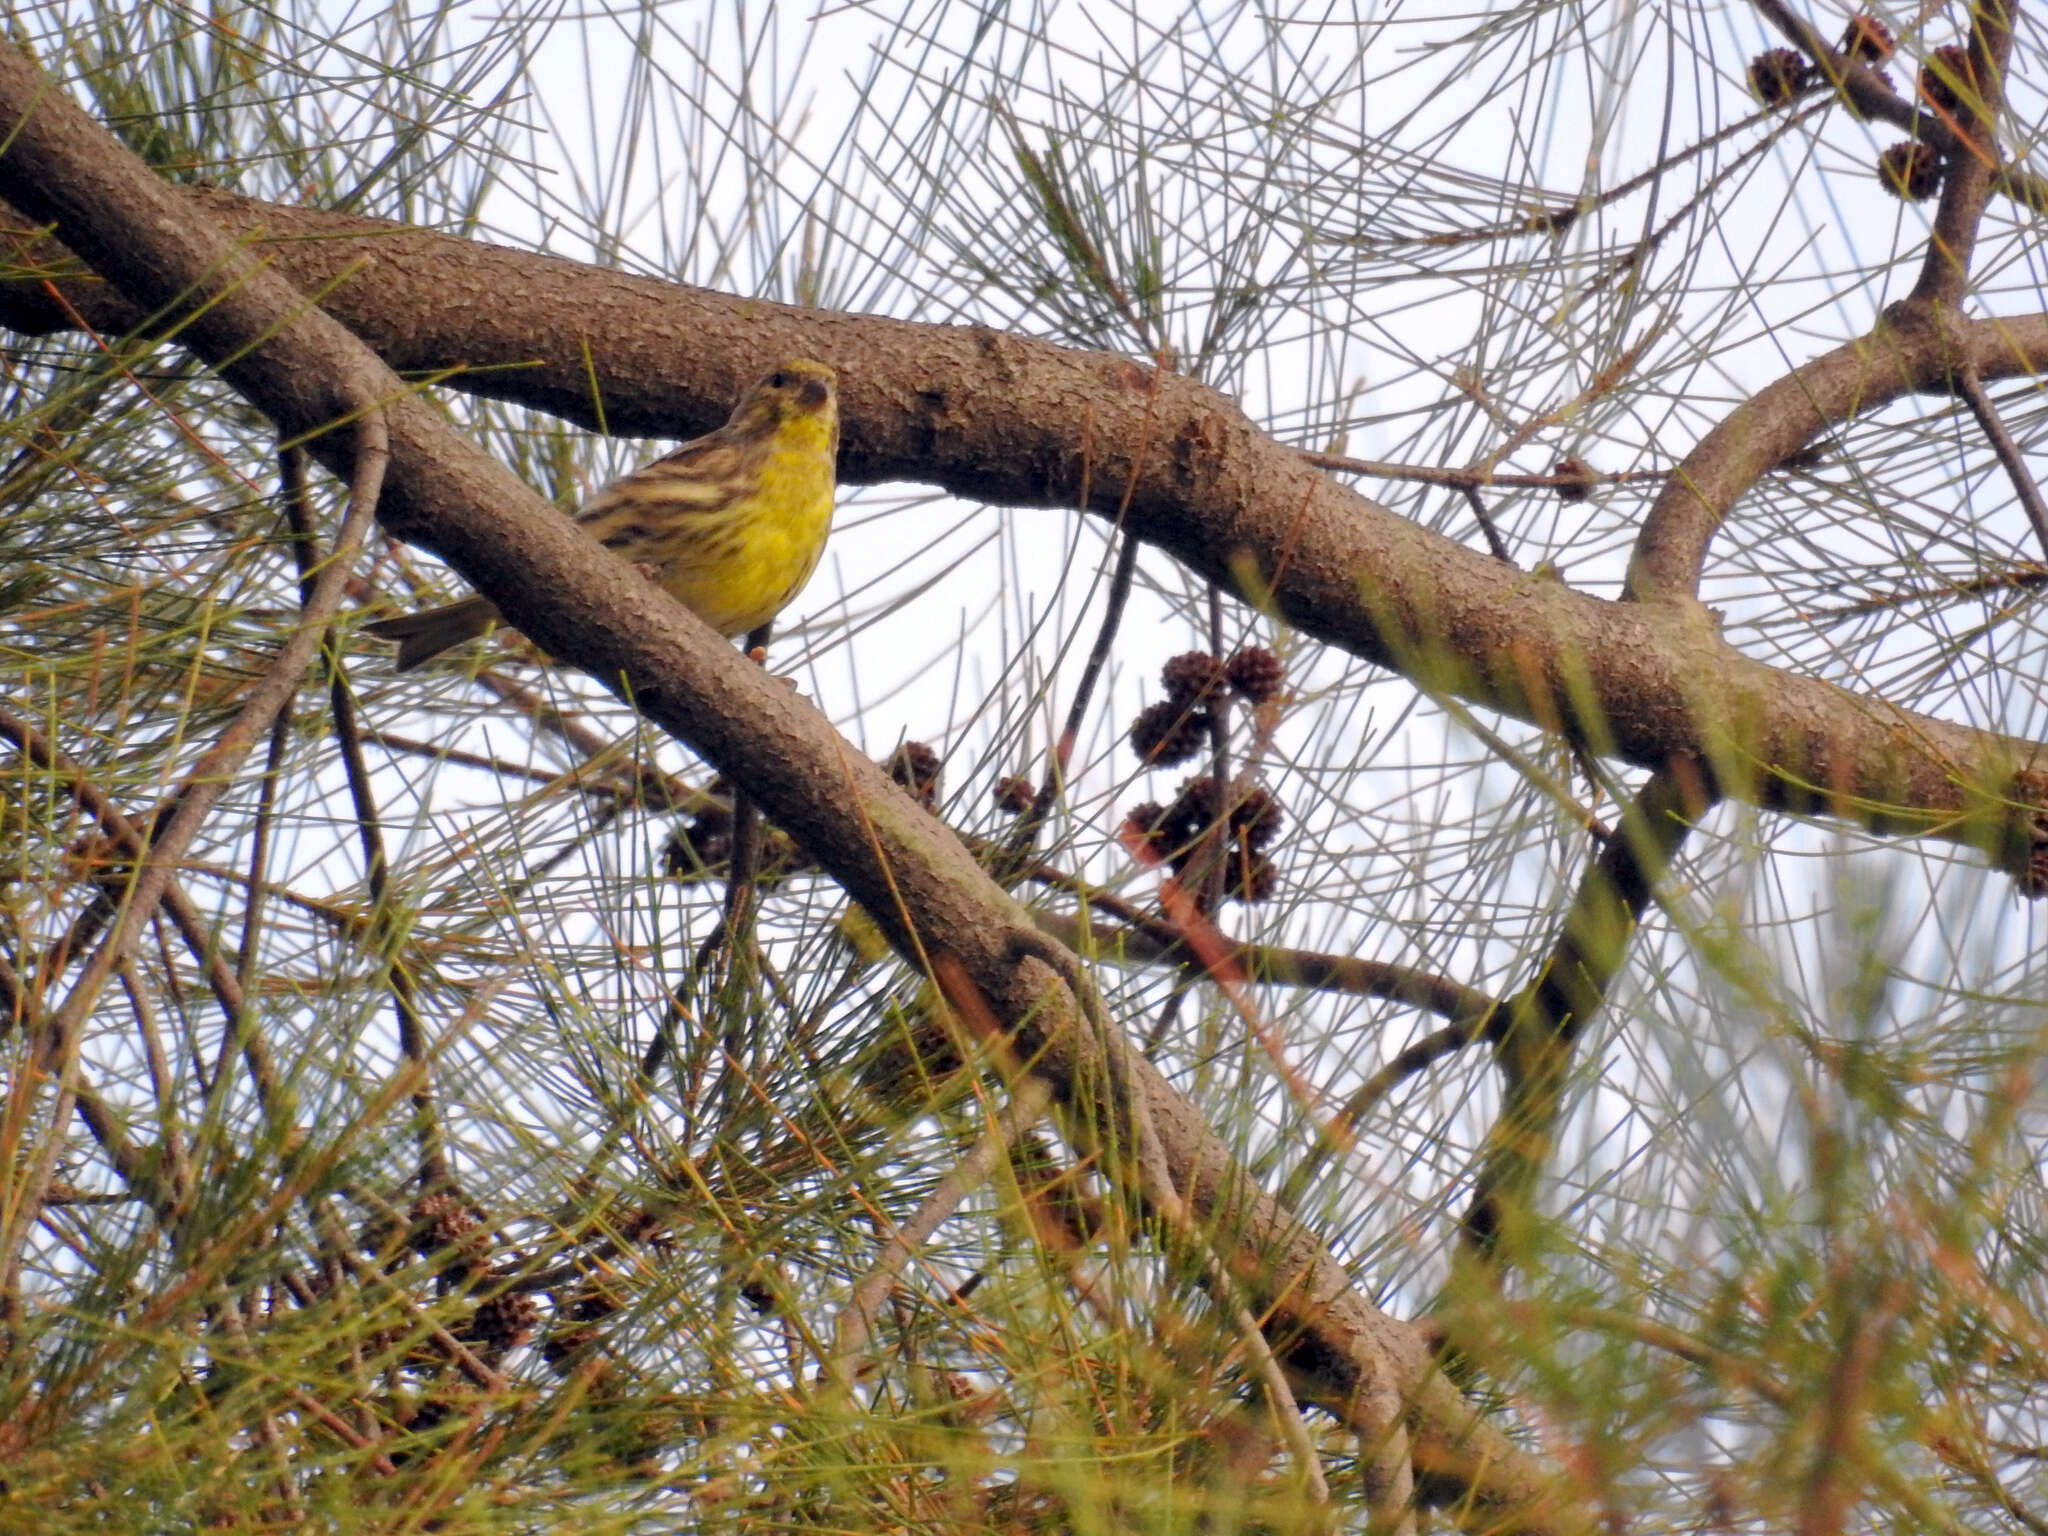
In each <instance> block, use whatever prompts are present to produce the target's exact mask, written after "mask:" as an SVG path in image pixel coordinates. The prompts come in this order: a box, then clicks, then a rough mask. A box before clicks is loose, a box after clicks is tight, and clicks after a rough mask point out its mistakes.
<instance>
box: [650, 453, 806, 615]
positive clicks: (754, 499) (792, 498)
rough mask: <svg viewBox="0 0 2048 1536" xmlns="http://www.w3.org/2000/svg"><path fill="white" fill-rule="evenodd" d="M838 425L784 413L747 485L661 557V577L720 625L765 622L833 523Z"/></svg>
mask: <svg viewBox="0 0 2048 1536" xmlns="http://www.w3.org/2000/svg"><path fill="white" fill-rule="evenodd" d="M836 428H837V423H836V422H835V421H834V420H833V419H832V418H831V417H830V416H829V415H826V414H823V413H806V414H801V415H796V416H793V417H792V418H790V419H788V420H785V421H784V422H783V423H782V424H781V425H780V426H779V427H778V428H777V429H776V432H775V437H774V440H773V443H774V445H773V447H772V448H770V449H769V451H768V452H767V453H766V454H765V455H764V456H763V457H762V460H761V463H760V469H759V474H758V477H757V478H756V480H755V485H754V489H753V490H752V492H751V493H750V494H748V495H747V496H746V497H744V498H743V499H742V500H741V502H740V503H739V504H737V505H735V506H733V507H732V508H731V509H730V513H731V514H732V515H730V516H725V517H721V518H720V519H719V520H718V522H719V526H718V528H717V530H716V531H715V532H713V531H709V530H707V531H706V532H705V534H704V536H703V537H701V538H698V539H695V540H690V541H688V542H687V543H686V544H685V546H684V548H683V549H681V550H679V551H678V552H677V554H676V556H675V557H674V558H673V559H671V560H670V561H669V562H668V563H667V568H666V570H665V571H664V572H663V580H662V584H663V585H664V586H665V587H666V588H667V589H668V591H669V592H670V593H671V594H672V595H673V596H674V597H675V598H676V599H677V600H679V601H680V602H681V603H682V604H683V605H684V606H685V607H687V608H689V609H690V610H691V611H693V612H694V613H696V614H697V615H698V617H700V618H702V619H703V620H704V621H705V622H706V623H707V624H710V625H711V626H712V627H713V628H715V629H717V630H718V631H719V632H720V633H722V634H727V635H743V634H745V633H746V632H747V631H748V630H750V629H754V628H756V627H758V626H760V625H762V624H765V623H767V622H768V621H769V620H770V619H772V618H774V617H775V615H776V614H777V613H778V612H780V611H781V609H782V607H783V605H784V604H785V603H787V602H789V601H790V600H791V599H792V598H794V597H795V596H796V594H797V592H798V591H799V590H801V589H802V587H803V585H804V583H805V582H807V581H809V580H810V578H811V572H812V571H814V570H815V569H817V565H818V557H819V556H820V555H822V554H823V553H824V550H825V538H826V535H827V534H829V533H830V532H831V530H832V481H833V460H834V458H835V456H836V450H837V447H838V444H837V440H836V439H837V435H838V434H837V431H836Z"/></svg>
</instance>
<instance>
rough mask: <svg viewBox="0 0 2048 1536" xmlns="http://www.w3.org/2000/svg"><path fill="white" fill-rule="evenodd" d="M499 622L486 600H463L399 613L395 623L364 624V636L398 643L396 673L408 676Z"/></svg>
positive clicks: (495, 611)
mask: <svg viewBox="0 0 2048 1536" xmlns="http://www.w3.org/2000/svg"><path fill="white" fill-rule="evenodd" d="M497 622H498V610H497V609H496V608H495V607H493V606H492V604H491V600H490V599H489V598H488V597H465V598H464V599H463V600H462V601H461V602H459V603H449V604H447V605H446V606H445V607H441V608H428V609H425V610H423V611H422V612H419V613H401V614H400V615H399V616H398V617H397V618H395V619H379V620H377V622H376V623H374V624H365V625H364V626H363V629H364V630H365V632H367V633H369V634H372V635H375V636H376V637H377V638H378V639H379V640H396V641H397V642H398V660H397V662H396V664H395V666H396V670H398V671H400V672H410V671H411V670H412V669H413V668H414V667H417V666H420V665H422V664H424V663H426V662H429V661H432V660H433V659H434V658H435V657H436V656H438V655H440V654H441V653H442V652H443V651H447V650H452V649H454V648H455V647H456V646H458V645H460V644H462V642H463V641H465V640H474V639H475V638H476V637H477V636H478V635H480V634H482V633H483V632H484V631H485V630H487V629H489V628H490V627H491V626H492V625H493V624H495V623H497Z"/></svg>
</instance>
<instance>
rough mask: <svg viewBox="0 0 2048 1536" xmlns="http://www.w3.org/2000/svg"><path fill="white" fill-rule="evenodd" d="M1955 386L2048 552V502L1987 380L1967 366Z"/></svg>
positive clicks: (1958, 376) (2043, 550) (1959, 375)
mask: <svg viewBox="0 0 2048 1536" xmlns="http://www.w3.org/2000/svg"><path fill="white" fill-rule="evenodd" d="M1956 388H1957V389H1958V390H1959V391H1960V392H1961V393H1962V397H1963V399H1964V400H1966V401H1968V402H1969V406H1970V410H1971V411H1972V413H1974V414H1975V416H1976V418H1977V425H1978V426H1980V427H1982V428H1983V429H1984V435H1985V436H1986V437H1987V438H1989V439H1990V440H1991V451H1992V452H1994V453H1996V454H1997V455H1998V462H1999V463H2000V464H2003V465H2004V466H2005V473H2006V476H2007V477H2008V478H2009V479H2010V480H2011V481H2012V489H2013V494H2014V495H2016V496H2017V497H2019V502H2020V505H2021V506H2022V507H2024V508H2025V509H2026V513H2027V520H2028V521H2029V522H2031V523H2032V524H2033V525H2034V537H2035V538H2037V539H2039V540H2040V541H2041V549H2042V552H2043V553H2044V554H2048V503H2044V502H2043V501H2042V499H2041V487H2040V485H2039V484H2038V483H2037V482H2036V481H2035V479H2034V472H2033V471H2032V470H2031V469H2029V468H2028V467H2027V456H2026V455H2025V454H2024V453H2022V452H2020V445H2019V444H2018V443H2016V442H2014V441H2013V440H2012V434H2011V433H2010V432H2008V431H2006V429H2005V422H2004V420H2003V418H2001V417H2000V416H1999V414H1998V404H1997V402H1996V401H1994V400H1993V399H1992V398H1991V396H1990V394H1989V393H1988V392H1987V391H1986V390H1985V388H1984V381H1983V380H1982V379H1980V378H1979V377H1978V376H1977V373H1976V370H1974V369H1967V368H1966V369H1964V370H1963V371H1962V372H1961V373H1960V374H1958V375H1957V376H1956Z"/></svg>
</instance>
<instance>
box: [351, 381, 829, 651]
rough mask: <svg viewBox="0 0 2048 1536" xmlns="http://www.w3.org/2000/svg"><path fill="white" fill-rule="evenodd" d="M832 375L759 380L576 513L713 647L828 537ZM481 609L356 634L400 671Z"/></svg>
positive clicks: (463, 632)
mask: <svg viewBox="0 0 2048 1536" xmlns="http://www.w3.org/2000/svg"><path fill="white" fill-rule="evenodd" d="M838 457H839V393H838V375H836V374H835V373H833V371H832V370H831V369H830V368H827V367H826V366H825V365H824V364H823V363H817V362H812V361H811V360H810V359H809V358H797V359H795V360H794V361H792V362H787V363H784V364H783V365H782V366H781V367H780V368H777V369H776V370H775V371H774V372H773V373H771V374H769V375H768V376H767V377H766V378H764V379H763V380H761V382H760V383H758V384H756V385H755V386H754V387H753V388H752V389H750V390H748V391H747V392H746V394H744V395H742V396H741V397H740V403H739V404H738V405H737V406H735V407H734V408H733V413H732V419H731V420H730V421H728V422H727V423H726V424H725V425H724V426H722V427H720V428H719V429H718V430H717V431H715V432H707V433H706V434H705V435H704V436H702V437H699V438H695V439H693V440H691V441H690V442H687V443H685V444H683V446H682V447H680V448H678V449H676V451H675V452H674V453H671V454H668V455H666V456H665V457H663V458H659V459H656V460H655V461H654V462H653V463H651V464H647V465H644V466H642V467H641V468H639V469H636V470H634V471H633V472H632V473H631V474H630V475H626V476H623V477H622V478H620V479H618V480H614V481H613V482H612V483H611V484H610V485H608V486H606V487H605V488H604V489H603V490H602V491H599V492H598V493H597V494H596V495H595V496H593V497H592V498H591V499H590V500H589V501H588V502H586V503H585V504H584V506H583V509H582V510H581V511H580V512H578V513H577V514H576V521H577V522H578V523H579V524H580V525H581V526H582V527H583V528H584V529H585V531H587V532H588V533H589V534H590V536H591V537H592V538H594V539H596V540H597V541H598V542H599V543H600V544H602V545H604V547H605V548H607V549H612V550H617V551H618V552H619V553H620V554H622V555H624V556H625V557H626V558H627V559H628V560H631V561H632V562H633V563H634V564H636V565H638V566H640V567H642V568H643V569H645V570H646V571H647V572H648V573H649V574H650V576H651V577H652V578H653V579H655V580H657V581H659V582H660V583H661V585H662V587H663V588H664V589H665V590H666V591H667V592H668V593H669V595H670V596H672V597H674V598H675V599H676V600H677V601H678V602H680V603H681V604H682V605H683V606H684V607H685V608H688V609H689V610H690V611H691V612H692V613H694V614H696V615H697V617H699V618H700V619H702V620H704V622H705V623H707V624H709V625H710V626H711V627H712V628H713V629H716V630H717V631H718V632H719V633H720V634H723V635H744V634H745V633H747V631H748V630H751V629H756V628H758V627H760V626H761V625H763V624H766V623H767V622H768V621H769V620H770V619H772V618H774V617H775V615H776V614H778V613H780V612H781V611H782V610H783V608H784V607H785V606H786V605H787V604H788V603H789V602H790V601H791V600H792V599H793V598H794V597H795V596H796V595H797V593H799V592H801V591H802V590H803V586H804V583H805V582H807V581H809V580H810V579H811V572H812V571H814V570H816V569H817V565H818V557H819V556H820V555H821V554H823V553H824V551H825V536H826V535H827V534H828V533H830V532H831V531H832V490H833V483H834V473H835V469H836V465H837V462H838ZM498 618H499V615H498V610H497V608H496V607H495V606H493V604H492V602H491V600H490V599H489V598H487V597H469V598H464V599H463V600H462V601H461V602H459V603H449V604H448V605H447V606H445V607H441V608H429V609H426V610H425V611H423V612H420V613H408V614H405V615H403V616H401V617H399V618H395V619H380V620H378V621H377V622H376V623H374V624H366V625H364V626H363V627H364V628H365V629H366V630H368V631H369V633H371V634H372V635H375V636H376V637H377V638H378V639H380V640H396V641H397V642H398V663H397V666H398V670H399V671H401V672H409V671H411V670H412V669H413V668H414V667H417V666H419V665H420V664H421V663H423V662H426V661H431V660H432V659H433V658H434V657H436V656H438V655H440V654H441V653H442V652H443V651H445V650H448V649H450V648H451V647H453V646H457V645H460V644H462V642H463V641H465V640H473V639H475V638H476V637H477V636H478V635H481V634H482V633H484V631H485V630H487V629H489V628H490V627H491V626H492V625H493V624H495V623H497V622H498Z"/></svg>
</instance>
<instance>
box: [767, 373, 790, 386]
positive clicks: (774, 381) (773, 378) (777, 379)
mask: <svg viewBox="0 0 2048 1536" xmlns="http://www.w3.org/2000/svg"><path fill="white" fill-rule="evenodd" d="M768 387H769V388H770V389H787V388H789V372H788V370H787V369H783V368H778V369H776V370H775V371H774V372H773V373H771V374H769V375H768Z"/></svg>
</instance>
